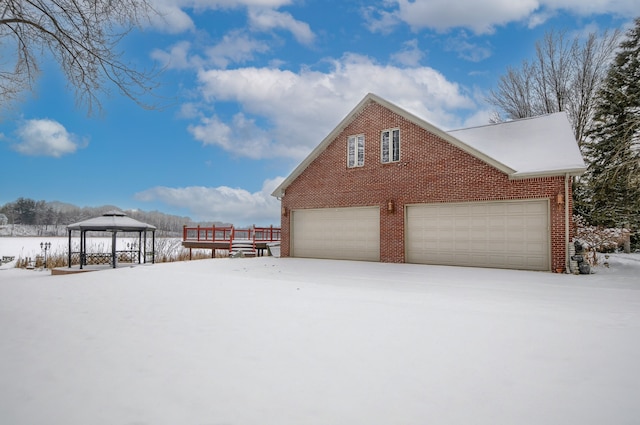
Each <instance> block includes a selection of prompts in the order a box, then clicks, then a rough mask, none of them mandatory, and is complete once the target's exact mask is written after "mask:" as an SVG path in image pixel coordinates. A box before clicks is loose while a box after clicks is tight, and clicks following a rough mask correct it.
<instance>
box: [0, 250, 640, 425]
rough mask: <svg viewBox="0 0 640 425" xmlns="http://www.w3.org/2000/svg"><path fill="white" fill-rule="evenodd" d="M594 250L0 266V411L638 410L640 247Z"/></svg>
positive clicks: (571, 414)
mask: <svg viewBox="0 0 640 425" xmlns="http://www.w3.org/2000/svg"><path fill="white" fill-rule="evenodd" d="M0 254H1V252H0ZM608 261H609V264H610V267H609V268H604V267H603V268H596V273H595V274H592V275H587V276H585V275H582V276H573V275H558V274H552V273H541V272H523V271H512V270H490V269H477V268H460V267H437V266H424V265H410V264H385V263H367V262H354V261H329V260H312V259H293V258H274V257H259V258H245V259H229V258H225V259H211V260H199V261H190V262H177V263H163V264H155V265H139V266H135V267H124V268H119V269H107V270H103V271H97V272H89V273H83V274H76V275H64V276H51V275H50V274H49V273H47V272H43V271H42V272H39V271H25V270H18V269H5V270H0V341H2V343H1V344H0V376H1V377H2V379H1V380H0V418H1V422H2V423H7V424H12V425H22V424H24V425H26V424H44V423H46V424H61V425H62V424H64V425H74V424H78V425H80V424H82V425H84V424H95V425H100V424H104V425H112V424H127V425H129V424H131V425H133V424H136V425H140V424H153V425H164V424H166V425H169V424H171V425H174V424H261V425H270V424H273V425H282V424H305V425H307V424H368V425H376V424H381V425H382V424H384V425H388V424H426V423H436V424H449V425H451V424H465V425H467V424H491V425H495V424H535V425H538V424H541V423H544V424H581V425H588V424H598V425H600V424H603V423H612V424H632V423H634V424H635V423H637V418H638V417H640V404H639V403H638V402H637V400H638V397H639V396H640V381H639V378H640V366H639V362H640V338H639V336H640V280H639V279H638V277H637V276H638V274H639V273H640V256H639V255H638V254H631V255H620V254H616V255H612V256H611V257H610V258H609V260H608Z"/></svg>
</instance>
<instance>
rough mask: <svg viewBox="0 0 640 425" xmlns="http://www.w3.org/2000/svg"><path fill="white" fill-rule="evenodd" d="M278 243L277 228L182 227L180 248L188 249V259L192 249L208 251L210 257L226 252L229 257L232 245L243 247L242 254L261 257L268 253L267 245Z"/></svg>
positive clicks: (232, 249) (278, 234) (232, 248)
mask: <svg viewBox="0 0 640 425" xmlns="http://www.w3.org/2000/svg"><path fill="white" fill-rule="evenodd" d="M274 242H280V228H279V227H273V226H271V227H252V228H249V229H236V228H235V227H233V226H225V227H217V226H212V227H201V226H198V227H186V226H185V227H184V228H183V232H182V246H183V247H185V248H189V259H191V254H192V249H210V250H211V257H212V258H213V257H214V256H215V252H216V250H226V251H227V252H228V254H229V255H232V254H233V252H234V244H235V245H236V246H239V245H241V246H243V248H242V250H243V253H245V254H247V255H254V256H262V255H265V253H267V252H268V249H267V244H269V243H274Z"/></svg>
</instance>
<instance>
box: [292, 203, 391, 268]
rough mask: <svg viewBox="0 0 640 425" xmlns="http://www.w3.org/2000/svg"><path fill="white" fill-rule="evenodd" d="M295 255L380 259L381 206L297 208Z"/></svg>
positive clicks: (294, 218) (293, 244)
mask: <svg viewBox="0 0 640 425" xmlns="http://www.w3.org/2000/svg"><path fill="white" fill-rule="evenodd" d="M291 227H292V230H291V244H292V247H291V254H292V256H294V257H306V258H329V259H346V260H369V261H379V260H380V208H379V207H369V208H322V209H308V210H294V211H293V212H292V224H291Z"/></svg>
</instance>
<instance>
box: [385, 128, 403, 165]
mask: <svg viewBox="0 0 640 425" xmlns="http://www.w3.org/2000/svg"><path fill="white" fill-rule="evenodd" d="M380 158H381V159H382V163H383V164H386V163H388V162H396V161H400V129H399V128H395V129H392V130H385V131H383V132H382V136H381V140H380Z"/></svg>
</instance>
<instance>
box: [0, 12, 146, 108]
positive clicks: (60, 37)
mask: <svg viewBox="0 0 640 425" xmlns="http://www.w3.org/2000/svg"><path fill="white" fill-rule="evenodd" d="M0 13H1V15H0V43H2V44H3V45H4V48H5V49H6V48H10V49H13V50H14V51H15V55H14V56H13V58H12V59H13V61H12V62H10V63H6V62H0V98H1V99H2V102H3V103H2V104H0V109H2V108H6V107H8V106H9V105H10V104H11V103H12V102H14V101H15V100H16V99H17V98H18V97H19V96H20V94H22V93H23V92H25V91H29V90H33V88H34V83H35V81H36V79H37V78H38V76H39V72H40V66H39V61H40V60H42V57H43V52H48V53H49V54H51V55H52V56H53V58H54V59H55V60H56V61H57V62H58V64H59V65H60V68H61V70H62V72H63V73H64V74H65V77H66V79H67V82H68V84H69V86H70V88H72V89H73V91H74V93H75V97H76V102H77V104H78V105H79V106H83V107H86V108H87V113H88V115H92V114H94V113H95V112H96V111H99V110H101V109H102V104H101V101H100V99H101V96H102V95H104V94H109V93H110V90H111V88H112V87H115V88H116V89H117V90H118V91H119V92H120V93H121V94H123V95H124V96H126V97H128V98H130V99H131V100H133V101H134V102H136V103H137V104H138V105H140V106H142V107H144V108H154V107H155V105H152V104H149V103H147V102H146V101H145V97H146V96H147V95H148V94H149V93H151V92H152V91H153V90H154V89H155V88H156V87H157V84H156V83H155V81H154V79H155V77H156V76H157V72H155V71H154V70H152V71H140V70H137V69H136V68H135V67H133V66H132V65H130V64H129V63H126V62H124V61H123V60H122V53H121V52H119V51H118V50H117V48H118V44H119V42H120V41H121V40H122V38H123V37H124V36H126V35H127V34H128V33H130V31H131V30H132V29H134V28H136V27H141V26H142V25H144V24H145V23H147V22H148V21H149V19H150V18H151V17H152V16H153V15H154V14H155V13H156V12H155V11H154V9H153V8H152V6H151V4H150V0H120V1H117V2H116V1H113V0H0Z"/></svg>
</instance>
